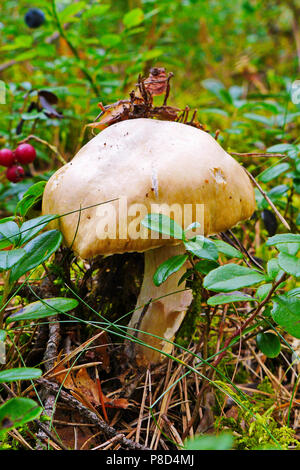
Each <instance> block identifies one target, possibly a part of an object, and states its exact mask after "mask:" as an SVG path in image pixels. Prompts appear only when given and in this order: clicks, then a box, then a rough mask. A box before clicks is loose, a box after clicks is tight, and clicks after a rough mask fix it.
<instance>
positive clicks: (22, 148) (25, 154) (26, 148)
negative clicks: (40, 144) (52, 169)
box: [15, 144, 36, 165]
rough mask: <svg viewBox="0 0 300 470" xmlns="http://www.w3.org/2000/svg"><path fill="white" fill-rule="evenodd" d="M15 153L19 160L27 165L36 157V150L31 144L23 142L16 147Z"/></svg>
mask: <svg viewBox="0 0 300 470" xmlns="http://www.w3.org/2000/svg"><path fill="white" fill-rule="evenodd" d="M15 155H16V159H17V160H18V162H20V163H23V165H26V164H27V163H32V162H33V160H34V159H35V157H36V151H35V148H34V147H32V145H30V144H21V145H19V146H18V147H17V148H16V150H15Z"/></svg>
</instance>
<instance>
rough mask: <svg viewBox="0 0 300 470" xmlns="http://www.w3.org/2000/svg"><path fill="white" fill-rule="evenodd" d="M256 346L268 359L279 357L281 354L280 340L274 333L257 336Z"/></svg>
mask: <svg viewBox="0 0 300 470" xmlns="http://www.w3.org/2000/svg"><path fill="white" fill-rule="evenodd" d="M256 344H257V347H258V349H259V350H260V351H261V352H262V353H263V354H265V355H266V356H267V357H271V358H274V357H277V356H278V354H279V353H280V348H281V344H280V340H279V338H278V336H277V335H274V334H273V333H258V335H257V336H256Z"/></svg>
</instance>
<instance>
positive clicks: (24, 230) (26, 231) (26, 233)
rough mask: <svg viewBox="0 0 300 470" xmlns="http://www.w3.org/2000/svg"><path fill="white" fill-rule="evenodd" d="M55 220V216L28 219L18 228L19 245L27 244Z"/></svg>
mask: <svg viewBox="0 0 300 470" xmlns="http://www.w3.org/2000/svg"><path fill="white" fill-rule="evenodd" d="M56 218H57V215H42V216H40V217H36V218H35V219H30V220H27V221H26V222H24V224H22V226H21V228H20V234H21V240H20V245H23V243H26V242H28V241H29V240H30V239H31V238H33V237H34V236H35V235H36V234H37V233H39V232H40V231H41V230H42V229H43V228H45V227H46V226H47V225H48V224H49V222H51V220H54V219H56Z"/></svg>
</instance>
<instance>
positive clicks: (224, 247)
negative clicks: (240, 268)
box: [214, 240, 243, 259]
mask: <svg viewBox="0 0 300 470" xmlns="http://www.w3.org/2000/svg"><path fill="white" fill-rule="evenodd" d="M214 244H215V245H216V247H217V249H218V251H219V253H223V254H224V255H226V256H229V257H230V258H239V259H242V258H243V254H242V253H241V252H240V251H239V250H237V249H236V248H234V247H233V246H231V245H229V243H226V242H223V240H214Z"/></svg>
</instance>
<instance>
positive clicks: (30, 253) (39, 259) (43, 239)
mask: <svg viewBox="0 0 300 470" xmlns="http://www.w3.org/2000/svg"><path fill="white" fill-rule="evenodd" d="M61 242H62V234H61V233H60V232H59V231H58V230H50V231H48V232H45V233H42V234H41V235H38V236H37V237H36V238H34V239H33V240H31V241H30V242H28V243H27V245H25V246H24V250H25V251H26V256H25V257H24V262H23V263H19V264H17V265H16V266H14V267H13V268H12V270H11V274H10V282H11V283H13V282H15V281H17V280H18V279H19V278H20V277H21V276H23V274H25V273H26V272H27V271H30V270H31V269H33V268H36V267H37V266H38V265H39V264H41V263H43V262H44V261H46V260H47V259H48V258H49V257H50V256H51V255H52V253H54V252H55V251H56V250H57V249H58V248H59V246H60V244H61Z"/></svg>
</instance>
